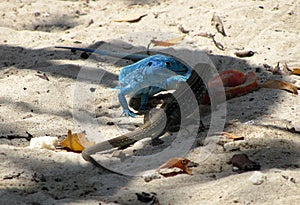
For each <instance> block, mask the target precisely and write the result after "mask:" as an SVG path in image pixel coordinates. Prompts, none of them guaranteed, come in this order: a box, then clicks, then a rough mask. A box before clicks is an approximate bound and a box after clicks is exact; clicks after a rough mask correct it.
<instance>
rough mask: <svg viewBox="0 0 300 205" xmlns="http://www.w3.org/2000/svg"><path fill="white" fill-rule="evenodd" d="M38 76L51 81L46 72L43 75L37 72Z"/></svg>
mask: <svg viewBox="0 0 300 205" xmlns="http://www.w3.org/2000/svg"><path fill="white" fill-rule="evenodd" d="M35 75H36V76H37V77H39V78H42V79H44V80H47V81H49V78H48V76H47V75H46V73H44V74H43V75H40V74H35Z"/></svg>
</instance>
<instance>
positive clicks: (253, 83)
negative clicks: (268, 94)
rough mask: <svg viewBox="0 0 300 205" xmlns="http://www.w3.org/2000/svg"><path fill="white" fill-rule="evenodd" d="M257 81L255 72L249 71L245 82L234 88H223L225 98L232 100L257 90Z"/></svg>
mask: <svg viewBox="0 0 300 205" xmlns="http://www.w3.org/2000/svg"><path fill="white" fill-rule="evenodd" d="M258 88H259V86H258V79H257V76H256V74H255V72H253V71H250V72H248V73H247V74H246V82H244V83H243V84H241V85H238V86H234V87H225V93H226V97H227V98H233V97H237V96H241V95H245V94H246V93H249V92H251V91H253V90H257V89H258Z"/></svg>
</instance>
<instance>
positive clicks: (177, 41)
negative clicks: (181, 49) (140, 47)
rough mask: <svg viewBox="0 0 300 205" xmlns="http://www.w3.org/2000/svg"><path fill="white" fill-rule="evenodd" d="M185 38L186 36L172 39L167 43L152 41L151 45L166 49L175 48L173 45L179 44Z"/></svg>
mask: <svg viewBox="0 0 300 205" xmlns="http://www.w3.org/2000/svg"><path fill="white" fill-rule="evenodd" d="M185 36H186V35H182V36H180V37H178V38H172V39H168V40H166V41H158V40H151V43H152V44H153V45H154V46H165V47H168V46H173V45H175V44H177V43H179V42H180V41H182V40H183V39H184V38H185Z"/></svg>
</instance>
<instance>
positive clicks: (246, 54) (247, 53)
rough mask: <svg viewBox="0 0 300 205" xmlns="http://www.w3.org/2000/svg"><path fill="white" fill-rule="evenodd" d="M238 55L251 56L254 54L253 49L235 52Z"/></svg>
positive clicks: (242, 56) (241, 56)
mask: <svg viewBox="0 0 300 205" xmlns="http://www.w3.org/2000/svg"><path fill="white" fill-rule="evenodd" d="M234 54H235V55H236V56H237V57H240V58H244V57H251V56H253V55H254V52H253V51H237V52H235V53H234Z"/></svg>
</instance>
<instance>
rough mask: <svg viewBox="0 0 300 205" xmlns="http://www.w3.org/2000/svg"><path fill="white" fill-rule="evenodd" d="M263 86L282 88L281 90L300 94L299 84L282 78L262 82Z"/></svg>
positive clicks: (261, 85)
mask: <svg viewBox="0 0 300 205" xmlns="http://www.w3.org/2000/svg"><path fill="white" fill-rule="evenodd" d="M260 87H261V88H272V89H280V90H287V91H290V92H292V93H293V94H295V95H298V88H297V86H295V85H293V84H291V83H288V82H285V81H280V80H268V81H266V82H264V83H262V84H260Z"/></svg>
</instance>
